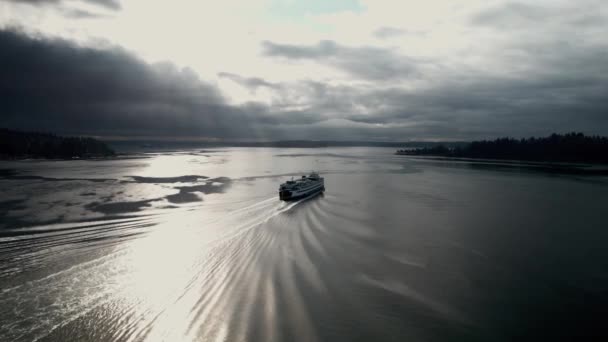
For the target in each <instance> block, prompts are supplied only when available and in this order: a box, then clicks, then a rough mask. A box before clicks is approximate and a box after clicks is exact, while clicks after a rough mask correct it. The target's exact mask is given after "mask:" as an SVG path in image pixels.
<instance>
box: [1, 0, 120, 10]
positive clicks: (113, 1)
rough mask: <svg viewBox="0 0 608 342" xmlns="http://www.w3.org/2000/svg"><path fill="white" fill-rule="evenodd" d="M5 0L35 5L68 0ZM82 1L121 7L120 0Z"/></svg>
mask: <svg viewBox="0 0 608 342" xmlns="http://www.w3.org/2000/svg"><path fill="white" fill-rule="evenodd" d="M4 1H8V2H16V3H22V4H29V5H33V6H40V5H48V4H54V5H58V4H61V3H65V2H66V1H65V0H4ZM82 1H83V2H87V3H90V4H93V5H99V6H103V7H105V8H109V9H113V10H118V9H120V1H118V0H82Z"/></svg>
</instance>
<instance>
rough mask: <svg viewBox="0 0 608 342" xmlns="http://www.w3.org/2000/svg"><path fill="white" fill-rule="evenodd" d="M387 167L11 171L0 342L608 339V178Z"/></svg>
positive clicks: (458, 166) (142, 161)
mask: <svg viewBox="0 0 608 342" xmlns="http://www.w3.org/2000/svg"><path fill="white" fill-rule="evenodd" d="M392 153H393V150H392V149H383V148H332V149H272V148H267V149H263V148H260V149H243V148H241V149H237V148H230V149H215V150H207V151H202V150H189V151H178V152H164V153H149V154H146V155H140V156H137V157H133V158H121V159H115V160H98V161H93V160H89V161H85V160H82V161H78V160H75V161H19V162H1V164H0V169H2V170H0V194H1V195H0V196H1V197H0V218H1V220H0V341H405V340H408V341H454V340H458V341H475V340H479V341H488V340H491V341H510V340H520V339H523V338H537V339H540V340H550V339H554V340H555V339H568V338H569V337H581V336H592V337H599V336H600V335H601V334H605V333H606V331H605V330H604V327H603V325H602V323H605V320H606V317H608V229H607V228H608V225H607V224H606V222H607V219H606V217H607V216H606V215H607V214H608V179H606V178H605V177H603V178H602V177H581V176H568V175H559V174H545V173H542V172H538V171H535V170H534V169H533V168H524V167H504V165H500V164H494V163H484V164H479V163H471V162H463V161H437V160H430V159H424V158H412V157H407V156H395V155H393V154H392ZM313 169H314V170H318V171H319V172H320V173H321V174H322V176H324V177H325V182H326V189H327V190H326V192H325V194H323V195H319V196H315V197H312V198H309V199H306V200H302V201H298V202H289V203H286V202H281V201H279V200H278V194H277V188H278V185H279V184H280V183H282V182H284V181H285V180H288V179H290V178H291V177H292V176H296V177H297V176H299V175H300V174H301V173H303V172H309V171H310V170H313Z"/></svg>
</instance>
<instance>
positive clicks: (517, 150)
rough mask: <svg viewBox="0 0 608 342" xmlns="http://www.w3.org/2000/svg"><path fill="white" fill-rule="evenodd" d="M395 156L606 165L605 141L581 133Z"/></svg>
mask: <svg viewBox="0 0 608 342" xmlns="http://www.w3.org/2000/svg"><path fill="white" fill-rule="evenodd" d="M397 153H398V154H407V155H432V156H444V157H460V158H486V159H513V160H528V161H547V162H549V161H550V162H574V163H577V162H581V163H608V138H607V137H601V136H585V135H584V134H583V133H574V132H573V133H568V134H552V135H550V136H548V137H544V138H535V137H532V138H524V139H513V138H499V139H496V140H481V141H473V142H471V143H469V144H466V145H464V146H461V147H455V148H449V147H446V146H442V145H440V146H436V147H430V148H419V149H413V150H399V151H397Z"/></svg>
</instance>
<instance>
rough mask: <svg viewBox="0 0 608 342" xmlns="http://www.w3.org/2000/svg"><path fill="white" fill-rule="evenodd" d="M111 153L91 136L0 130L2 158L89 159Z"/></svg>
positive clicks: (102, 143)
mask: <svg viewBox="0 0 608 342" xmlns="http://www.w3.org/2000/svg"><path fill="white" fill-rule="evenodd" d="M113 155H114V151H113V150H112V149H111V148H110V147H108V146H107V145H106V144H105V143H104V142H102V141H99V140H97V139H93V138H85V137H61V136H57V135H54V134H48V133H34V132H21V131H14V130H9V129H0V157H3V158H28V157H29V158H92V157H107V156H113Z"/></svg>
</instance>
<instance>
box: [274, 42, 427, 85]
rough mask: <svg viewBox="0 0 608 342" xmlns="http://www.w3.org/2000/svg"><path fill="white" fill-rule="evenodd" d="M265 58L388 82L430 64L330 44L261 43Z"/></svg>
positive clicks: (377, 50) (374, 50) (379, 51)
mask: <svg viewBox="0 0 608 342" xmlns="http://www.w3.org/2000/svg"><path fill="white" fill-rule="evenodd" d="M262 47H263V50H264V54H265V55H266V56H271V57H282V58H286V59H292V60H310V61H313V62H319V63H327V64H329V65H331V66H333V67H336V68H338V69H340V70H343V71H345V72H347V73H348V74H351V75H353V76H356V77H361V78H364V79H369V80H385V79H399V78H408V77H416V76H418V75H419V74H420V70H421V69H422V68H423V67H425V66H427V65H428V64H429V63H430V61H428V60H421V59H414V58H411V57H407V56H402V55H399V54H398V53H396V52H395V51H394V50H391V49H384V48H376V47H368V46H365V47H347V46H343V45H340V44H338V43H336V42H334V41H331V40H323V41H320V42H319V43H317V44H316V45H291V44H277V43H273V42H270V41H264V42H263V43H262Z"/></svg>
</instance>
